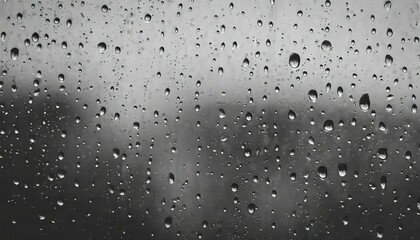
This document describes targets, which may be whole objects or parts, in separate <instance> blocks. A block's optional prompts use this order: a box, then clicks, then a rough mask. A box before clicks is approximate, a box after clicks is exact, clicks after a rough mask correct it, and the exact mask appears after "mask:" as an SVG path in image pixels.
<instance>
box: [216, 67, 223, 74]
mask: <svg viewBox="0 0 420 240" xmlns="http://www.w3.org/2000/svg"><path fill="white" fill-rule="evenodd" d="M217 72H218V73H219V75H220V76H222V75H223V68H222V67H219V69H218V70H217Z"/></svg>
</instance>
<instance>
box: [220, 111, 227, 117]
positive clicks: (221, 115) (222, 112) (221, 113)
mask: <svg viewBox="0 0 420 240" xmlns="http://www.w3.org/2000/svg"><path fill="white" fill-rule="evenodd" d="M225 117H226V113H225V110H223V109H219V118H225Z"/></svg>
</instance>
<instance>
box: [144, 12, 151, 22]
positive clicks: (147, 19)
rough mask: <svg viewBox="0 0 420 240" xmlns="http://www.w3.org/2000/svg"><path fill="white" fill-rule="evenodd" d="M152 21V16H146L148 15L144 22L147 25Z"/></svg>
mask: <svg viewBox="0 0 420 240" xmlns="http://www.w3.org/2000/svg"><path fill="white" fill-rule="evenodd" d="M150 20H152V16H151V15H150V14H146V15H145V16H144V21H145V22H146V23H149V22H150Z"/></svg>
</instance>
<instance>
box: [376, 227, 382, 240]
mask: <svg viewBox="0 0 420 240" xmlns="http://www.w3.org/2000/svg"><path fill="white" fill-rule="evenodd" d="M375 231H376V237H377V238H383V237H384V228H383V227H382V226H377V227H376V229H375Z"/></svg>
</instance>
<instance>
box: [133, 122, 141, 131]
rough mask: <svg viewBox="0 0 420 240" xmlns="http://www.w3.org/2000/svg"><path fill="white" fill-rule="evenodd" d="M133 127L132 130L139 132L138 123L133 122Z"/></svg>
mask: <svg viewBox="0 0 420 240" xmlns="http://www.w3.org/2000/svg"><path fill="white" fill-rule="evenodd" d="M133 127H134V129H136V130H139V128H140V123H139V122H134V123H133Z"/></svg>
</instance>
